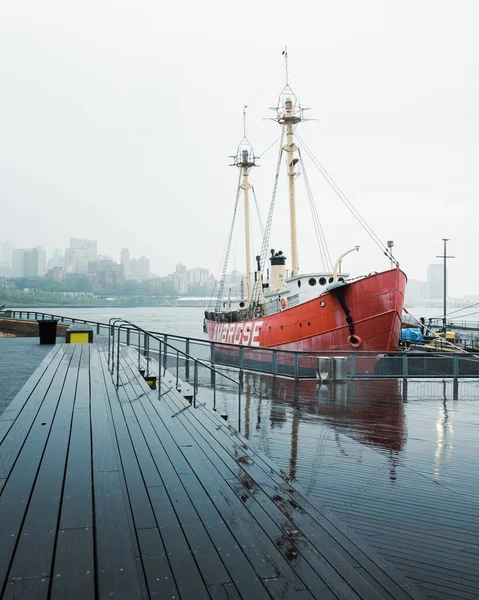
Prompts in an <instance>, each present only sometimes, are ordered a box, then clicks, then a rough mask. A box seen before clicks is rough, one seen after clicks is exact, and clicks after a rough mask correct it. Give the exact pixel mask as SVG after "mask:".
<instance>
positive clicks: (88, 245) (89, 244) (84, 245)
mask: <svg viewBox="0 0 479 600" xmlns="http://www.w3.org/2000/svg"><path fill="white" fill-rule="evenodd" d="M70 249H71V250H85V252H86V258H87V265H88V263H89V262H95V261H96V260H97V241H96V240H86V239H84V238H70Z"/></svg>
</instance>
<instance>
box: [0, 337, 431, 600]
mask: <svg viewBox="0 0 479 600" xmlns="http://www.w3.org/2000/svg"><path fill="white" fill-rule="evenodd" d="M97 340H98V338H97ZM163 391H165V390H163ZM187 406H188V405H187V404H185V402H184V401H183V399H182V398H181V396H180V395H179V394H178V393H177V392H176V391H175V390H170V391H169V392H167V393H166V394H165V395H164V396H163V397H162V399H160V400H158V398H157V395H156V394H155V392H152V391H151V390H150V389H149V388H148V386H147V385H146V383H145V382H144V380H143V379H142V378H141V376H139V374H138V369H137V356H136V355H135V356H133V355H132V353H131V351H130V350H128V349H126V350H124V351H123V356H122V369H121V386H120V387H119V389H118V390H117V389H116V388H115V385H114V383H113V380H112V377H111V374H110V372H109V370H108V365H107V357H106V351H105V347H104V346H103V345H102V342H101V340H98V341H96V342H95V343H94V344H90V345H59V346H58V347H55V349H54V350H52V353H51V354H50V355H49V357H48V360H47V361H44V362H43V363H42V365H41V366H40V367H39V368H38V369H37V371H36V372H35V373H34V374H33V375H32V377H31V378H30V380H29V381H28V382H27V384H26V385H25V386H24V388H23V389H22V390H21V391H20V392H19V394H18V395H17V397H16V398H15V399H14V400H13V402H12V404H11V405H10V407H9V408H8V409H7V411H6V413H7V414H6V415H5V413H4V415H2V418H1V419H0V424H2V423H4V425H3V428H0V433H2V434H3V436H4V437H3V441H2V443H1V445H0V535H1V540H2V543H1V544H0V585H1V590H2V591H1V594H2V597H4V598H19V597H20V598H23V597H29V598H35V599H37V598H38V599H39V600H41V599H44V598H45V599H46V598H58V599H64V598H85V599H88V598H92V599H93V598H109V597H115V598H125V599H130V598H131V599H134V598H155V597H161V598H181V599H183V600H185V599H186V600H189V599H191V600H196V599H201V598H205V599H209V598H212V599H214V600H215V599H220V598H221V599H222V598H225V599H226V598H232V599H234V598H248V599H249V598H255V599H256V598H258V599H261V598H264V599H268V598H285V599H296V598H298V599H300V600H301V599H304V600H307V599H310V600H311V599H312V598H324V599H328V598H331V599H334V598H343V599H349V598H351V599H368V600H369V599H371V600H374V599H375V598H397V599H404V600H408V599H410V598H415V597H419V596H418V595H417V592H416V590H415V589H414V588H413V586H408V585H407V584H406V582H405V581H403V580H401V578H400V577H397V576H396V574H395V573H394V572H393V571H392V570H391V569H390V568H389V566H388V565H387V564H386V563H384V562H380V561H378V560H377V558H376V557H375V556H374V555H373V554H371V555H369V554H368V549H367V548H366V547H365V546H364V544H363V543H362V541H361V540H359V538H355V537H354V536H352V535H350V533H349V531H348V530H346V528H344V527H343V526H342V524H340V523H338V522H333V521H332V520H331V519H329V518H327V517H325V516H324V515H322V514H319V513H318V511H317V510H316V509H315V508H314V507H313V506H311V505H310V504H309V503H308V502H307V501H306V499H305V498H303V497H302V496H301V494H300V493H299V492H298V491H297V490H295V489H293V488H292V487H291V486H290V485H289V483H288V482H286V481H284V479H282V478H281V476H280V475H278V471H277V470H276V471H275V469H273V468H272V467H271V465H269V464H267V462H265V461H263V462H262V459H261V458H260V457H259V456H258V455H256V454H255V453H254V452H252V451H251V449H250V448H248V447H247V445H246V444H245V443H244V441H243V439H242V438H240V437H237V436H236V435H235V434H234V433H233V432H232V431H230V430H229V429H228V428H227V427H225V426H224V423H223V422H221V421H219V420H218V419H217V418H216V416H215V415H212V414H210V413H208V412H207V411H204V410H203V409H199V410H197V411H193V410H192V409H191V408H187ZM2 486H3V487H2Z"/></svg>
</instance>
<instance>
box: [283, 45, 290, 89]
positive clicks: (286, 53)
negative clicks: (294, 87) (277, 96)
mask: <svg viewBox="0 0 479 600" xmlns="http://www.w3.org/2000/svg"><path fill="white" fill-rule="evenodd" d="M283 56H284V71H285V74H286V85H287V86H289V70H288V46H285V47H284V50H283Z"/></svg>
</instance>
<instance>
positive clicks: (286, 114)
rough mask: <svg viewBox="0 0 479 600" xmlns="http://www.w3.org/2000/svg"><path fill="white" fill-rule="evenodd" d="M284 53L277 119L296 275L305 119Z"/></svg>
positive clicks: (292, 273) (293, 269) (292, 268)
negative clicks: (300, 131)
mask: <svg viewBox="0 0 479 600" xmlns="http://www.w3.org/2000/svg"><path fill="white" fill-rule="evenodd" d="M283 55H284V60H285V72H286V85H285V86H284V89H283V91H282V92H281V94H280V95H279V100H278V106H277V107H276V115H277V116H276V119H275V120H276V121H277V122H278V123H279V124H280V125H281V126H282V127H283V128H284V129H286V145H285V146H283V150H284V151H285V152H286V153H287V155H286V156H287V157H286V164H287V166H288V178H289V211H290V228H291V276H292V277H294V276H295V275H297V274H298V272H299V261H298V243H297V232H296V195H295V180H296V177H297V176H298V172H297V171H296V165H297V163H298V162H299V158H298V157H297V156H296V153H297V152H298V147H297V146H296V144H295V142H294V130H295V129H296V125H297V124H298V123H300V122H301V121H302V120H303V109H302V108H301V106H300V104H299V100H298V99H297V97H296V96H295V94H294V92H293V90H292V89H291V87H290V85H289V72H288V49H287V48H285V49H284V51H283Z"/></svg>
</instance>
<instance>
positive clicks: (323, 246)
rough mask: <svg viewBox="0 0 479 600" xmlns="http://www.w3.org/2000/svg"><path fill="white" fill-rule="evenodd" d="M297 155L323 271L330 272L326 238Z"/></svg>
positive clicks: (303, 168)
mask: <svg viewBox="0 0 479 600" xmlns="http://www.w3.org/2000/svg"><path fill="white" fill-rule="evenodd" d="M298 153H299V158H300V160H301V169H302V171H303V177H304V183H305V185H306V193H307V195H308V200H309V203H310V207H311V213H312V216H313V223H314V227H315V229H316V237H317V239H318V245H319V251H320V253H321V256H322V257H323V255H324V258H322V260H323V266H324V270H325V271H327V270H328V268H329V269H330V270H331V271H332V270H333V263H332V260H331V254H330V253H329V248H328V244H327V242H326V236H325V234H324V230H323V226H322V225H321V220H320V218H319V214H318V210H317V207H316V203H315V202H314V197H313V192H312V189H311V185H310V183H309V179H308V174H307V173H306V167H305V164H304V159H303V155H302V154H301V150H298Z"/></svg>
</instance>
